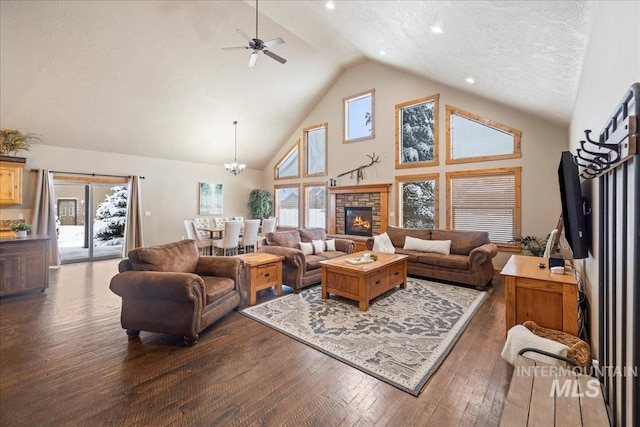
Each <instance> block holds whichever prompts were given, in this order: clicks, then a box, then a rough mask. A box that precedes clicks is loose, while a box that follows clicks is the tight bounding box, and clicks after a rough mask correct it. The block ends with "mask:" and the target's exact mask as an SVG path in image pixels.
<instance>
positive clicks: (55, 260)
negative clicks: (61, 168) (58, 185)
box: [31, 169, 60, 267]
mask: <svg viewBox="0 0 640 427" xmlns="http://www.w3.org/2000/svg"><path fill="white" fill-rule="evenodd" d="M55 202H56V198H55V196H54V194H53V173H52V172H51V171H50V170H48V169H40V170H39V171H38V185H37V186H36V192H35V195H34V201H33V212H32V217H31V228H32V229H33V234H37V235H41V236H42V235H45V236H49V237H51V241H50V245H51V246H50V249H49V265H50V266H54V267H57V266H59V265H60V253H59V252H58V235H57V233H56V214H55V205H54V204H55Z"/></svg>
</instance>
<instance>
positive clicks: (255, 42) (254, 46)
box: [222, 0, 287, 67]
mask: <svg viewBox="0 0 640 427" xmlns="http://www.w3.org/2000/svg"><path fill="white" fill-rule="evenodd" d="M236 31H237V32H238V34H240V35H241V36H242V37H243V38H244V39H245V40H247V42H249V45H248V46H236V47H223V48H222V50H246V49H250V50H252V51H253V52H251V56H249V67H253V66H255V65H256V61H257V60H258V54H259V53H260V52H262V53H264V54H265V55H267V56H268V57H269V58H272V59H275V60H276V61H278V62H279V63H281V64H284V63H285V62H287V60H286V59H284V58H283V57H281V56H279V55H276V54H275V53H273V52H271V51H269V50H267V48H270V47H273V46H277V45H279V44H284V40H283V39H282V38H281V37H276V38H275V39H271V40H267V41H262V40H260V38H259V37H258V0H256V38H254V39H252V38H251V37H249V35H247V33H245V32H244V31H242V30H241V29H236Z"/></svg>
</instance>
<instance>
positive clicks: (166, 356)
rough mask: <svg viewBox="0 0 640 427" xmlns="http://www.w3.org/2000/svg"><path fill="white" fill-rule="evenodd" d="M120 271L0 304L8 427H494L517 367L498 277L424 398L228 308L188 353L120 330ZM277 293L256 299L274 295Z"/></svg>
mask: <svg viewBox="0 0 640 427" xmlns="http://www.w3.org/2000/svg"><path fill="white" fill-rule="evenodd" d="M116 271H117V260H116V261H100V262H93V263H82V264H69V265H64V266H62V267H61V268H60V269H59V270H57V271H52V274H51V286H50V288H49V289H47V291H46V292H45V293H43V294H42V293H32V294H27V295H21V296H17V297H6V298H4V299H2V300H0V338H1V340H0V425H2V426H35V425H118V426H121V425H152V426H156V425H241V426H242V425H251V426H263V425H269V426H281V425H288V426H300V425H314V426H336V425H358V426H378V425H380V426H382V425H384V426H386V425H389V426H425V425H433V426H472V425H478V426H491V425H497V424H498V421H499V419H500V414H501V412H502V408H503V406H504V401H505V399H506V394H507V389H508V384H509V381H510V378H511V374H512V368H511V367H510V366H509V365H508V364H507V363H505V362H504V361H503V360H502V359H501V357H500V351H501V350H502V346H503V344H504V338H505V329H504V328H505V322H504V321H505V319H504V317H505V316H504V291H503V285H502V281H501V280H500V279H499V277H498V278H497V280H494V282H495V285H494V286H495V288H494V291H493V293H492V295H491V296H490V298H488V299H487V300H486V301H485V303H484V304H483V306H482V307H481V308H480V310H479V311H478V313H477V314H476V316H475V317H474V319H473V320H472V321H471V323H470V324H469V326H468V327H467V329H466V330H465V331H464V333H463V334H462V336H461V337H460V339H459V340H458V342H457V344H456V345H455V347H454V348H453V349H452V351H451V352H450V353H449V356H448V357H447V358H446V359H445V360H444V362H443V363H442V364H441V365H440V368H439V369H438V371H437V372H436V373H435V374H434V375H433V376H432V378H431V380H430V381H429V382H428V383H427V385H426V387H425V388H424V390H423V391H422V393H421V394H420V396H419V397H417V398H416V397H414V396H412V395H410V394H407V393H405V392H402V391H400V390H398V389H396V388H394V387H393V386H390V385H388V384H386V383H383V382H381V381H378V380H376V379H375V378H373V377H370V376H368V375H366V374H364V373H362V372H360V371H358V370H356V369H354V368H351V367H349V366H347V365H345V364H343V363H341V362H339V361H337V360H334V359H332V358H331V357H329V356H326V355H324V354H323V353H320V352H319V351H316V350H314V349H312V348H310V347H307V346H306V345H304V344H301V343H299V342H297V341H295V340H293V339H291V338H288V337H287V336H285V335H283V334H280V333H278V332H276V331H274V330H272V329H270V328H268V327H266V326H263V325H261V324H259V323H257V322H255V321H253V320H251V319H249V318H247V317H245V316H243V315H242V314H240V313H237V312H233V313H231V314H229V315H228V316H226V317H224V318H222V319H221V320H220V321H218V322H217V323H215V324H214V325H213V326H212V327H210V328H209V329H207V330H205V331H204V332H203V333H202V334H201V336H200V341H199V342H198V344H196V345H195V346H193V347H182V346H181V345H180V342H181V339H180V338H179V337H170V336H166V335H161V334H154V333H149V332H142V333H141V335H140V338H138V339H129V338H127V335H126V334H125V332H124V330H123V329H121V327H120V298H119V297H117V296H116V295H115V294H113V293H111V291H110V290H109V288H108V285H109V280H110V279H111V277H112V276H113V275H114V274H115V273H116ZM268 292H269V291H264V293H263V294H261V296H262V297H263V299H261V300H259V302H260V301H263V300H264V299H265V298H268V297H269V295H268Z"/></svg>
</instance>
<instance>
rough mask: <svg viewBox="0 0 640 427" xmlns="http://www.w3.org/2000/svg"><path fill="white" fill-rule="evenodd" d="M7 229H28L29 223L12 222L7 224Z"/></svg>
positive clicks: (29, 228)
mask: <svg viewBox="0 0 640 427" xmlns="http://www.w3.org/2000/svg"><path fill="white" fill-rule="evenodd" d="M9 230H11V231H30V230H31V225H30V224H26V223H24V222H12V223H11V224H9Z"/></svg>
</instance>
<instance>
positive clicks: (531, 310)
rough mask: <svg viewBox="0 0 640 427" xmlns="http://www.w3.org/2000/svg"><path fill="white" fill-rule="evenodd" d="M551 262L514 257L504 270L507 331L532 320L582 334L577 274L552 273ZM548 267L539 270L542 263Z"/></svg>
mask: <svg viewBox="0 0 640 427" xmlns="http://www.w3.org/2000/svg"><path fill="white" fill-rule="evenodd" d="M548 261H549V260H548V259H545V258H538V257H531V256H524V255H513V256H511V258H510V259H509V262H507V264H506V265H505V266H504V268H503V269H502V272H501V274H502V275H503V276H504V286H505V312H506V329H507V331H508V330H509V329H511V327H513V326H515V325H521V324H522V323H524V322H526V321H527V320H532V321H534V322H536V323H537V324H538V325H540V326H542V327H545V328H550V329H555V330H558V331H563V332H567V333H569V334H571V335H575V336H577V335H578V282H577V281H576V278H575V275H574V274H573V272H566V273H565V274H552V273H551V271H549V266H548ZM541 262H542V263H544V264H545V267H544V268H540V267H538V264H539V263H541Z"/></svg>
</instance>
